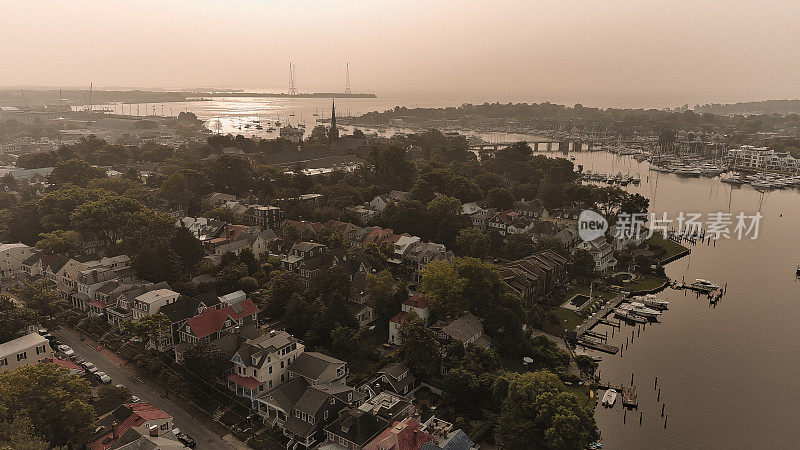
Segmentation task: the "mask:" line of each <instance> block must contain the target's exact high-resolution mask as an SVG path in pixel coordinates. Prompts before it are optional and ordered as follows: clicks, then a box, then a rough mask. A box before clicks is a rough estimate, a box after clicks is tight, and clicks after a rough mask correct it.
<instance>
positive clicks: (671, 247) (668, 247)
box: [645, 233, 686, 261]
mask: <svg viewBox="0 0 800 450" xmlns="http://www.w3.org/2000/svg"><path fill="white" fill-rule="evenodd" d="M645 243H646V244H647V245H648V246H649V245H652V246H654V247H658V248H661V249H664V251H665V252H666V254H664V256H663V257H662V258H661V260H662V261H663V260H665V259H668V258H672V257H673V256H675V255H677V254H679V253H682V252H685V251H686V247H684V246H682V245H681V244H678V243H677V242H675V241H671V240H669V239H664V237H663V236H661V235H660V234H658V233H654V234H653V235H652V236H651V237H650V238H649V239H647V240H646V241H645Z"/></svg>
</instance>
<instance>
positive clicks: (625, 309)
mask: <svg viewBox="0 0 800 450" xmlns="http://www.w3.org/2000/svg"><path fill="white" fill-rule="evenodd" d="M614 315H615V316H617V317H619V318H620V319H623V320H627V321H628V322H635V323H647V319H646V318H644V317H642V316H640V315H638V314H635V313H634V312H633V311H632V310H631V305H621V306H620V307H619V308H616V309H614Z"/></svg>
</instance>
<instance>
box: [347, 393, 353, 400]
mask: <svg viewBox="0 0 800 450" xmlns="http://www.w3.org/2000/svg"><path fill="white" fill-rule="evenodd" d="M351 400H353V393H352V392H348V393H347V401H348V402H349V401H351Z"/></svg>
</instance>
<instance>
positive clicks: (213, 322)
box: [186, 298, 258, 338]
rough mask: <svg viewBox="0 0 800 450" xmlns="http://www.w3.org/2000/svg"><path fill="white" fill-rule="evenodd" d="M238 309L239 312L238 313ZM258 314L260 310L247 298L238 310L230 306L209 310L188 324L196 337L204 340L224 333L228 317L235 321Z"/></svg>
mask: <svg viewBox="0 0 800 450" xmlns="http://www.w3.org/2000/svg"><path fill="white" fill-rule="evenodd" d="M237 309H238V310H239V312H236V310H237ZM256 312H258V308H257V307H256V305H255V303H253V301H252V300H250V299H249V298H247V299H244V300H242V301H241V302H239V303H237V304H236V309H234V307H233V306H230V305H229V306H226V307H224V308H222V309H211V308H209V309H206V310H205V311H203V312H201V313H200V314H198V315H196V316H194V317H192V318H191V319H189V320H187V321H186V323H187V324H188V325H189V327H190V328H191V329H192V333H194V335H195V337H198V338H202V337H206V336H208V335H210V334H213V333H218V332H220V331H222V327H223V326H224V325H225V320H226V319H227V318H228V317H230V318H231V319H233V320H239V319H241V318H242V317H245V316H249V315H252V314H255V313H256Z"/></svg>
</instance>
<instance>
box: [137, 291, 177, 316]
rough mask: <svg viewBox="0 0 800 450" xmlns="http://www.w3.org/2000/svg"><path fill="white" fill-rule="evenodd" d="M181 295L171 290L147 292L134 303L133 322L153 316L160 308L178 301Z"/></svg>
mask: <svg viewBox="0 0 800 450" xmlns="http://www.w3.org/2000/svg"><path fill="white" fill-rule="evenodd" d="M180 296H181V294H179V293H177V292H175V291H173V290H171V289H156V290H154V291H149V292H145V293H144V294H142V295H140V296H138V297H136V299H135V300H134V301H133V320H134V321H137V320H139V319H141V318H142V317H145V316H152V315H153V314H155V313H157V312H158V310H159V308H161V307H162V306H164V305H169V304H170V303H174V302H175V301H176V300H178V297H180Z"/></svg>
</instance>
